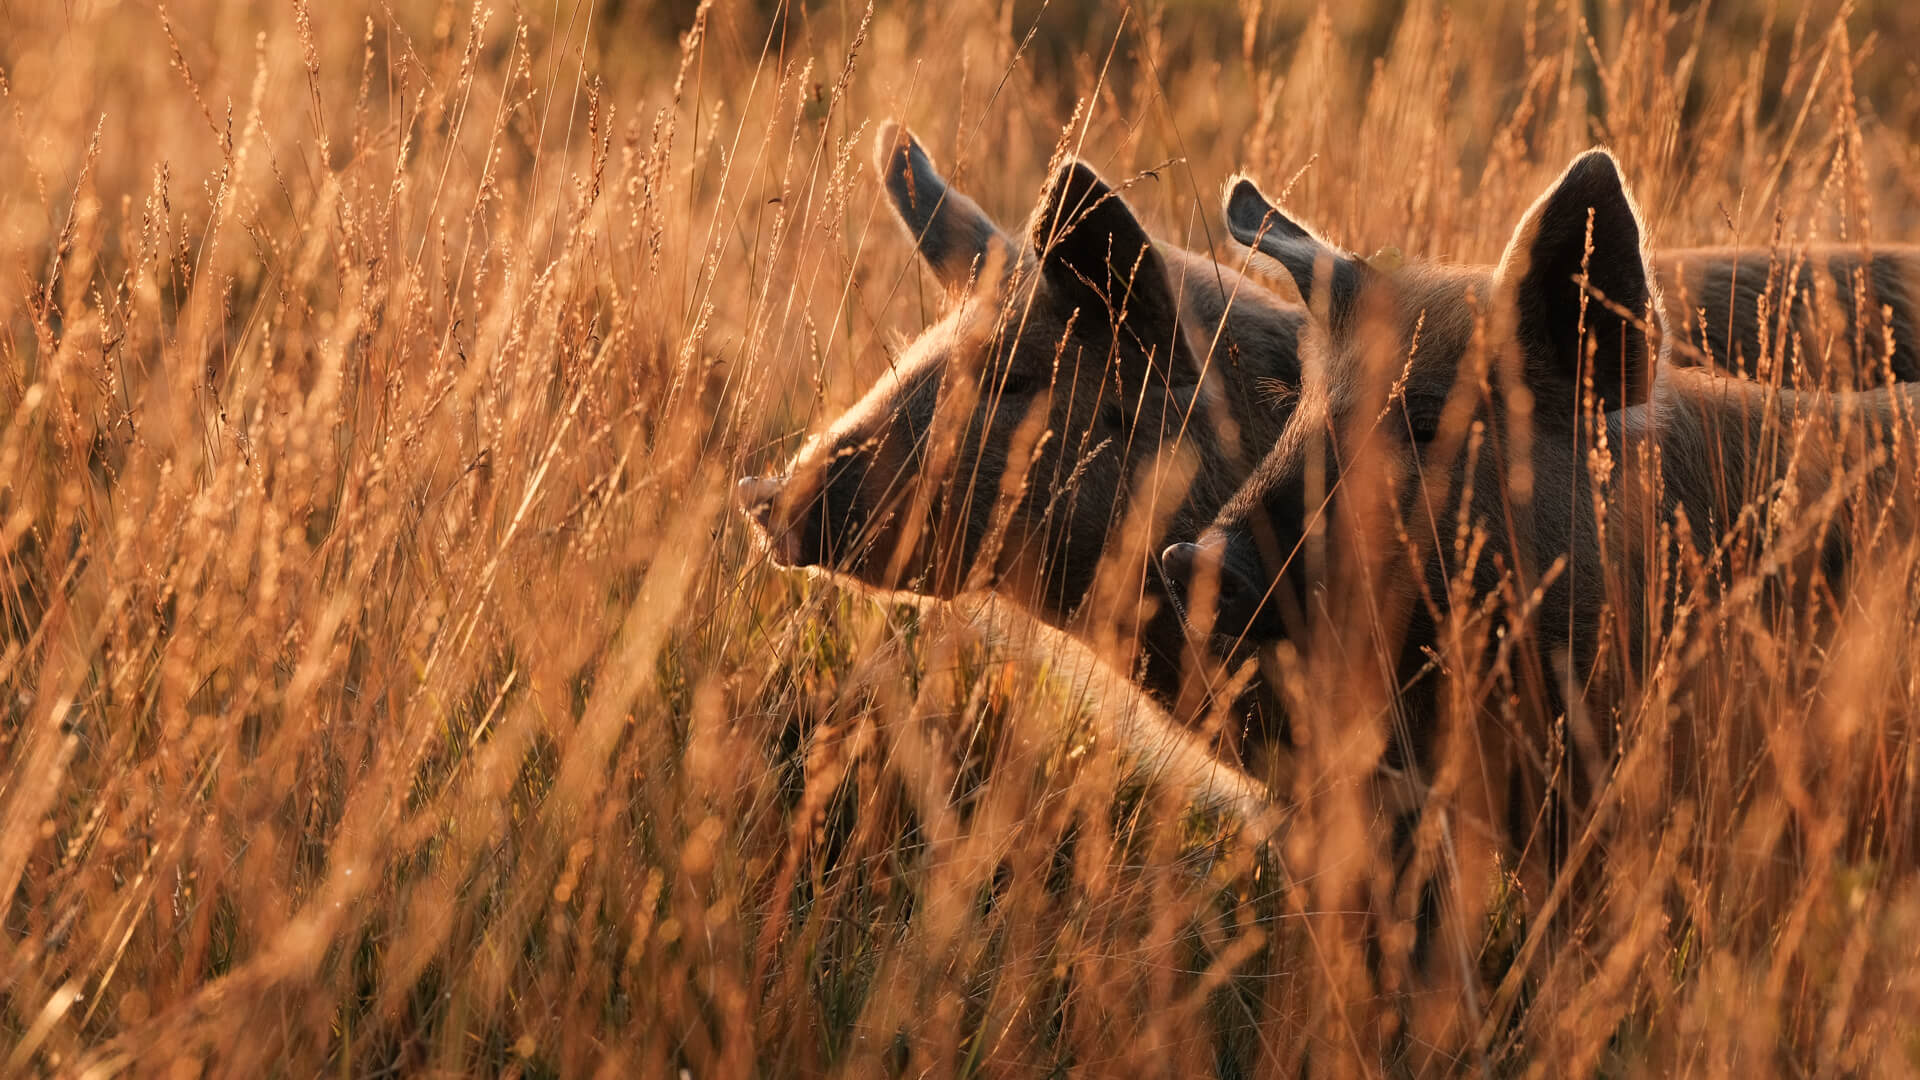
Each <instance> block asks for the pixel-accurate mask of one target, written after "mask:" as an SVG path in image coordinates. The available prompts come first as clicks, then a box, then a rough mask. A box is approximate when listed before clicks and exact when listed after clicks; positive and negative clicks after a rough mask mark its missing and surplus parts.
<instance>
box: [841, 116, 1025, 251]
mask: <svg viewBox="0 0 1920 1080" xmlns="http://www.w3.org/2000/svg"><path fill="white" fill-rule="evenodd" d="M873 167H874V170H875V171H876V172H878V173H879V174H880V182H881V183H882V184H884V185H885V186H886V189H887V197H888V199H889V200H890V201H891V202H892V203H893V210H894V213H896V214H898V215H899V216H900V222H901V224H903V225H905V226H906V227H907V232H908V233H910V234H911V235H912V236H913V244H914V247H915V249H917V250H918V251H919V252H920V256H921V258H924V259H925V260H927V266H928V267H930V268H931V269H932V270H933V273H934V276H935V277H938V278H939V279H940V281H941V282H942V283H943V284H945V285H947V286H948V287H949V288H958V287H962V286H965V285H966V284H967V283H968V282H969V281H970V280H972V279H973V278H975V277H976V276H977V275H979V274H981V273H983V272H985V271H986V268H987V263H988V261H989V256H990V255H992V254H993V253H995V252H997V253H998V257H999V259H1000V260H1001V263H1000V265H1001V266H1002V267H1003V268H1004V267H1010V266H1011V265H1012V254H1013V249H1012V246H1011V245H1010V244H1008V242H1007V239H1006V237H1005V236H1002V235H1001V233H1000V230H999V228H998V227H996V226H995V225H994V223H993V219H992V218H990V217H988V216H987V215H986V212H985V211H984V210H981V209H980V204H979V203H976V202H974V201H973V200H972V199H969V198H967V197H966V196H965V195H962V194H960V193H959V192H957V191H955V190H953V189H952V188H951V187H948V186H947V181H946V178H944V177H942V176H941V175H940V174H939V173H938V172H936V171H935V170H934V167H933V159H932V158H930V157H928V156H927V152H926V151H925V150H923V149H921V147H920V144H919V142H917V141H916V140H915V139H914V137H913V135H912V134H911V133H910V132H908V131H907V129H906V128H904V127H901V126H900V125H899V124H896V123H894V122H893V121H891V120H889V121H887V122H886V123H884V124H882V125H880V134H879V136H878V138H877V139H876V140H875V141H874V147H873Z"/></svg>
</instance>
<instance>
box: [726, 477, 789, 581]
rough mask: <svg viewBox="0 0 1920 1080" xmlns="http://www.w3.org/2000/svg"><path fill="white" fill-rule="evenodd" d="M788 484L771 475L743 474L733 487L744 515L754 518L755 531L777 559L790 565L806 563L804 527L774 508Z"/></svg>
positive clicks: (747, 517) (735, 499)
mask: <svg viewBox="0 0 1920 1080" xmlns="http://www.w3.org/2000/svg"><path fill="white" fill-rule="evenodd" d="M784 486H785V485H784V484H783V483H782V482H781V481H780V480H779V479H777V478H774V477H770V476H743V477H741V478H740V481H739V483H737V484H735V485H734V488H733V501H734V505H735V506H737V507H738V508H739V510H740V512H741V514H742V515H744V516H745V517H746V519H747V520H748V521H751V522H753V525H754V531H755V532H756V533H758V534H759V536H760V539H761V540H762V542H764V543H765V544H766V546H767V550H768V552H769V553H770V554H772V556H773V561H774V562H776V563H778V564H780V565H781V566H786V567H799V566H804V565H806V558H805V556H804V555H803V554H802V553H801V546H802V545H801V541H800V531H799V529H798V528H796V527H795V526H794V524H793V523H788V522H782V521H780V520H779V517H778V515H777V514H775V512H774V503H775V502H776V501H777V500H778V499H779V497H780V491H781V488H782V487H784Z"/></svg>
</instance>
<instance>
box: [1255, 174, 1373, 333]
mask: <svg viewBox="0 0 1920 1080" xmlns="http://www.w3.org/2000/svg"><path fill="white" fill-rule="evenodd" d="M1223 209H1224V211H1225V213H1226V218H1227V232H1228V234H1229V235H1231V236H1232V237H1233V239H1234V240H1235V242H1237V243H1239V244H1242V245H1244V246H1246V247H1250V248H1252V249H1253V250H1255V251H1257V252H1259V253H1260V254H1262V255H1264V256H1266V257H1267V258H1269V259H1272V260H1273V261H1274V262H1277V263H1279V264H1280V267H1281V269H1283V270H1285V271H1286V272H1287V275H1288V276H1289V277H1291V278H1293V283H1294V285H1295V287H1297V288H1298V289H1299V290H1300V298H1301V299H1302V300H1305V301H1306V302H1307V306H1308V307H1309V308H1310V309H1311V310H1313V311H1314V312H1316V313H1322V312H1324V315H1323V316H1322V317H1324V318H1326V319H1327V320H1328V321H1329V322H1332V323H1336V324H1338V323H1341V322H1344V321H1345V320H1346V319H1347V317H1348V316H1349V315H1350V314H1351V313H1352V311H1353V306H1354V298H1355V297H1357V296H1358V295H1359V293H1360V283H1361V280H1362V279H1363V277H1364V276H1365V275H1366V273H1367V265H1366V264H1365V263H1363V262H1361V261H1360V260H1359V259H1356V258H1354V257H1353V256H1352V255H1349V254H1347V253H1346V252H1344V251H1341V250H1340V249H1339V248H1336V247H1334V246H1333V245H1332V244H1329V243H1327V242H1325V241H1323V240H1321V239H1320V238H1319V237H1318V236H1315V235H1314V234H1313V230H1311V229H1308V228H1307V227H1306V226H1304V225H1301V224H1299V223H1298V222H1296V221H1294V220H1293V219H1292V218H1290V217H1288V216H1287V215H1286V214H1284V213H1281V211H1280V209H1279V208H1278V207H1276V206H1274V205H1273V203H1272V202H1271V201H1269V200H1268V199H1267V197H1266V196H1265V195H1262V194H1261V193H1260V188H1259V187H1258V186H1256V185H1255V184H1254V182H1253V181H1252V180H1249V179H1247V178H1246V177H1244V176H1236V177H1234V178H1233V179H1232V180H1229V181H1227V194H1226V199H1225V205H1224V208H1223ZM1323 299H1324V303H1325V305H1326V306H1325V308H1324V309H1323V308H1322V307H1321V304H1322V302H1323Z"/></svg>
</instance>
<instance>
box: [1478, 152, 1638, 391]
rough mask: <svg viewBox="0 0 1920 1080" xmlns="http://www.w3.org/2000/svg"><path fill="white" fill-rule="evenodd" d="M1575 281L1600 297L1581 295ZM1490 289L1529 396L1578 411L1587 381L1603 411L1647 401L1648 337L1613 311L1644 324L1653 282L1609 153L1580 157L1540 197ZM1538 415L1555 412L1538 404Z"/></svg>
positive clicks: (1628, 199)
mask: <svg viewBox="0 0 1920 1080" xmlns="http://www.w3.org/2000/svg"><path fill="white" fill-rule="evenodd" d="M1589 223H1591V229H1589ZM1589 243H1590V244H1591V247H1589ZM1583 275H1584V277H1585V281H1586V282H1587V284H1588V285H1590V286H1591V287H1592V290H1593V291H1594V292H1597V293H1599V294H1600V295H1599V296H1594V295H1592V294H1591V293H1588V292H1587V290H1586V288H1585V287H1584V286H1583V285H1582V283H1581V278H1582V276H1583ZM1496 285H1497V289H1498V292H1499V295H1500V297H1501V301H1500V302H1501V303H1506V304H1511V305H1512V306H1511V308H1510V309H1509V316H1510V317H1511V318H1512V320H1513V322H1512V326H1513V340H1514V344H1515V346H1516V347H1517V348H1519V349H1520V350H1521V353H1522V356H1523V357H1524V358H1525V361H1526V372H1527V378H1528V379H1529V380H1530V381H1532V382H1534V383H1535V384H1536V385H1535V389H1536V393H1537V395H1538V394H1539V392H1540V391H1544V392H1545V394H1547V395H1554V396H1557V397H1559V398H1560V399H1561V400H1562V401H1564V402H1565V403H1566V407H1569V408H1578V406H1579V400H1580V398H1579V395H1578V394H1577V393H1575V392H1574V390H1575V389H1577V388H1578V387H1579V386H1580V385H1581V380H1582V379H1583V378H1584V377H1585V376H1587V375H1589V374H1590V375H1591V376H1592V379H1593V390H1594V396H1595V397H1596V398H1598V399H1599V402H1600V407H1601V408H1602V409H1603V410H1606V411H1612V410H1614V409H1619V408H1623V407H1625V406H1629V405H1637V404H1640V403H1641V402H1644V401H1645V400H1646V399H1647V393H1648V388H1649V387H1650V386H1652V384H1653V370H1652V369H1653V354H1652V349H1651V348H1650V347H1649V344H1648V341H1647V335H1646V333H1645V332H1644V331H1643V330H1642V329H1640V327H1638V326H1636V325H1635V324H1634V322H1632V321H1629V320H1627V319H1624V318H1622V317H1621V316H1620V315H1618V314H1615V310H1614V309H1615V308H1616V307H1617V308H1618V309H1619V310H1623V311H1628V312H1632V313H1633V317H1634V319H1636V320H1641V319H1645V318H1648V317H1649V316H1648V315H1647V312H1648V310H1649V307H1648V303H1649V300H1650V299H1651V297H1652V293H1653V285H1652V275H1651V274H1650V273H1649V272H1648V270H1647V260H1646V255H1645V253H1644V252H1643V251H1642V250H1641V247H1640V216H1639V214H1638V213H1637V212H1636V211H1635V210H1634V207H1633V200H1632V198H1631V197H1630V196H1629V195H1628V194H1627V188H1626V184H1625V183H1624V182H1623V181H1622V180H1621V179H1620V169H1619V167H1618V166H1617V165H1616V164H1615V163H1614V160H1613V155H1612V154H1609V153H1607V152H1606V151H1605V150H1589V151H1587V152H1586V153H1584V154H1582V155H1580V156H1579V157H1578V158H1576V159H1574V162H1573V164H1572V165H1569V166H1567V171H1566V172H1564V173H1562V174H1561V176H1560V179H1559V180H1557V181H1555V182H1554V184H1553V186H1552V187H1550V188H1548V189H1547V192H1546V194H1544V195H1542V196H1540V198H1539V200H1538V201H1537V202H1535V203H1534V204H1533V207H1532V208H1531V209H1529V210H1528V211H1527V213H1526V216H1525V217H1523V218H1521V219H1520V226H1519V228H1517V229H1515V230H1514V233H1513V239H1512V240H1510V241H1508V242H1507V250H1506V254H1504V255H1502V256H1501V257H1500V269H1499V271H1498V274H1497V281H1496ZM1583 296H1585V298H1586V311H1585V316H1584V317H1585V334H1584V336H1583V335H1582V332H1581V331H1582V312H1581V299H1582V297H1583ZM1601 296H1604V297H1605V298H1606V302H1604V303H1603V302H1602V301H1601V299H1600V297H1601ZM1589 343H1591V360H1589ZM1569 384H1571V386H1570V385H1569ZM1542 396H1544V395H1542ZM1536 407H1537V408H1541V409H1546V408H1555V407H1557V406H1555V405H1553V404H1551V403H1550V402H1549V401H1546V400H1541V401H1540V403H1539V405H1538V406H1536Z"/></svg>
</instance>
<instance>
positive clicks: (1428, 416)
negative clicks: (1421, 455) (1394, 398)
mask: <svg viewBox="0 0 1920 1080" xmlns="http://www.w3.org/2000/svg"><path fill="white" fill-rule="evenodd" d="M1443 411H1444V406H1443V405H1442V404H1441V403H1440V402H1434V401H1408V402H1406V403H1405V405H1404V407H1403V415H1404V417H1405V418H1406V432H1407V436H1408V438H1411V439H1412V440H1413V442H1414V444H1415V445H1417V446H1425V445H1426V444H1428V443H1430V442H1432V441H1433V437H1434V436H1435V435H1437V434H1439V433H1440V414H1441V413H1442V412H1443Z"/></svg>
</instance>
